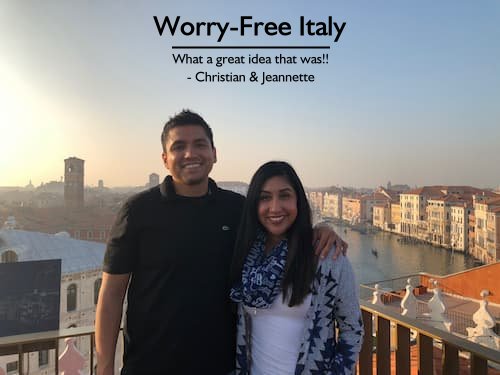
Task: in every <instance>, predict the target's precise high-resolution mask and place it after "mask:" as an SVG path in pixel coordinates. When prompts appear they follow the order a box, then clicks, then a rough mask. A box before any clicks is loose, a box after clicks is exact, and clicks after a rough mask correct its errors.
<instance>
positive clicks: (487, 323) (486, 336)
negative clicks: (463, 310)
mask: <svg viewBox="0 0 500 375" xmlns="http://www.w3.org/2000/svg"><path fill="white" fill-rule="evenodd" d="M489 295H490V292H489V291H487V290H482V291H481V293H480V296H481V298H482V301H481V302H479V309H478V310H477V311H476V312H475V313H474V315H473V316H472V320H473V321H474V323H476V326H475V327H470V328H467V336H468V337H469V340H471V341H473V342H475V343H478V344H482V345H485V346H489V347H490V348H493V349H496V350H500V336H498V335H497V334H496V333H495V332H494V331H493V328H494V327H495V320H494V319H493V316H492V315H491V313H490V311H489V309H488V299H487V297H488V296H489Z"/></svg>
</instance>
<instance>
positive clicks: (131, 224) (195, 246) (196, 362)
mask: <svg viewBox="0 0 500 375" xmlns="http://www.w3.org/2000/svg"><path fill="white" fill-rule="evenodd" d="M243 203H244V198H243V196H241V195H239V194H236V193H233V192H231V191H227V190H223V189H220V188H218V187H217V186H216V184H215V183H214V182H213V181H212V180H210V182H209V194H207V195H206V196H203V197H199V198H187V197H181V196H178V195H177V194H176V193H175V190H174V187H173V183H172V179H171V177H170V176H169V177H167V178H166V179H165V180H164V181H163V183H162V184H161V185H159V186H157V187H155V188H152V189H150V190H147V191H145V192H142V193H140V194H137V195H135V196H133V197H132V198H130V199H129V200H128V201H127V202H126V203H125V204H124V205H123V207H122V208H121V210H120V212H119V213H118V216H117V219H116V222H115V224H114V226H113V229H112V231H111V238H110V240H109V243H108V246H107V249H106V254H105V257H104V267H103V269H104V271H105V272H108V273H111V274H122V273H129V272H130V273H131V274H132V276H131V280H130V285H129V289H128V298H127V302H128V307H127V318H126V328H125V353H124V370H123V373H124V374H162V375H163V374H173V375H182V374H214V375H217V374H227V373H228V372H229V371H231V370H232V369H233V368H234V353H235V348H234V345H235V329H236V327H235V322H234V316H233V314H231V309H230V301H229V288H230V285H229V268H230V264H231V258H232V254H233V245H234V242H235V237H236V232H237V229H238V224H239V220H240V215H241V211H242V208H243Z"/></svg>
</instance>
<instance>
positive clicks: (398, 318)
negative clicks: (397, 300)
mask: <svg viewBox="0 0 500 375" xmlns="http://www.w3.org/2000/svg"><path fill="white" fill-rule="evenodd" d="M360 305H361V309H362V310H365V311H368V312H369V313H372V314H375V315H377V316H380V317H382V318H385V319H388V320H390V321H392V322H395V323H397V324H399V325H401V326H404V327H406V328H409V329H412V330H414V331H417V332H418V333H421V334H424V335H426V336H429V337H431V338H433V339H435V340H440V341H443V342H446V343H449V344H452V345H454V346H456V347H458V348H460V349H461V350H465V351H467V352H470V353H472V354H474V355H477V356H479V357H481V358H484V359H487V360H488V361H492V362H495V363H499V364H500V352H499V351H497V350H495V349H491V348H489V347H487V346H484V345H480V344H476V343H474V342H472V341H469V340H467V339H465V338H462V337H460V336H457V335H454V334H452V333H450V332H446V331H443V330H440V329H438V328H435V327H433V326H430V325H427V324H425V323H423V322H421V321H418V320H415V319H412V318H408V317H406V316H403V315H400V314H398V313H395V312H394V311H393V310H391V309H390V308H388V307H385V306H376V305H372V304H371V303H369V302H366V301H360Z"/></svg>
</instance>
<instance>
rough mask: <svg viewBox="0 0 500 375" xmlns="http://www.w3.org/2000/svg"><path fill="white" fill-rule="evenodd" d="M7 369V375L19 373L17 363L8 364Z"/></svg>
mask: <svg viewBox="0 0 500 375" xmlns="http://www.w3.org/2000/svg"><path fill="white" fill-rule="evenodd" d="M5 369H6V370H7V374H9V373H11V372H15V371H17V361H15V362H9V363H7V365H6V366H5Z"/></svg>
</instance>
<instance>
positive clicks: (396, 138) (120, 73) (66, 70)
mask: <svg viewBox="0 0 500 375" xmlns="http://www.w3.org/2000/svg"><path fill="white" fill-rule="evenodd" d="M353 3H354V2H352V1H331V0H330V1H315V2H310V1H302V2H298V1H293V2H290V1H273V2H269V1H253V2H248V1H247V2H243V1H233V2H228V1H211V2H201V1H199V2H198V3H196V2H194V1H182V2H181V1H158V2H132V1H125V2H123V1H121V2H118V1H116V2H105V1H99V2H98V1H85V2H84V1H81V2H76V1H8V0H7V1H6V0H3V1H1V2H0V155H1V157H0V186H6V185H9V186H12V185H26V184H27V183H28V181H29V179H32V180H33V184H35V185H39V184H40V182H42V181H43V182H48V181H50V180H58V179H59V178H60V176H62V175H63V168H64V165H63V160H64V159H65V158H67V157H69V156H77V157H80V158H82V159H85V160H86V162H85V172H86V178H85V183H86V184H88V185H97V180H98V179H103V180H104V183H105V185H107V186H117V185H139V184H144V183H145V182H146V180H147V176H148V174H149V173H151V172H157V173H159V174H160V175H162V176H163V175H165V173H166V171H165V169H164V167H163V165H162V162H161V158H160V155H161V145H160V141H159V138H160V133H161V129H162V126H163V124H164V122H165V121H166V120H167V119H168V117H169V116H171V115H172V114H174V113H175V112H178V111H179V110H181V109H182V108H191V109H193V110H195V111H198V112H199V113H201V114H202V115H203V116H204V117H205V119H206V120H207V122H208V123H209V124H210V125H211V126H212V127H213V129H214V133H215V142H216V146H217V151H218V157H219V161H218V163H217V164H216V166H215V168H214V171H213V173H212V176H213V177H214V178H215V179H217V180H241V181H248V180H249V179H250V177H251V175H252V173H253V172H254V171H255V170H256V169H257V167H258V166H259V165H260V164H261V163H263V162H265V161H267V160H270V159H284V160H288V161H290V162H291V163H292V164H293V165H294V166H295V167H296V169H297V170H298V172H299V174H300V175H301V176H302V178H303V181H304V183H305V184H306V185H308V186H325V185H336V184H339V185H354V186H377V185H380V184H386V183H387V181H389V180H391V181H392V183H407V184H410V185H424V184H467V185H473V186H478V187H483V186H491V187H494V186H498V185H500V172H499V171H500V169H499V167H498V165H500V43H499V41H500V2H499V1H498V0H490V1H482V2H480V3H477V2H471V1H456V0H453V1H452V0H450V1H440V2H435V1H419V2H403V1H384V2H382V1H358V2H355V4H353ZM312 4H314V5H313V6H312ZM167 15H168V16H171V17H173V18H175V16H177V15H179V16H181V22H182V21H184V20H186V21H191V22H197V21H218V22H223V23H225V22H231V24H235V25H236V24H237V23H238V21H239V18H240V16H253V19H254V20H255V21H263V22H269V21H274V22H277V23H279V22H284V21H286V22H289V23H290V24H291V26H292V31H293V34H292V35H290V36H282V37H278V36H275V37H271V36H265V35H261V36H258V37H252V36H249V35H247V36H245V37H241V36H239V35H237V34H236V33H232V34H231V35H229V32H228V35H226V36H225V37H224V39H223V41H222V42H221V43H219V44H220V45H252V44H259V45H283V44H286V45H330V46H331V47H332V48H331V49H330V50H329V51H320V50H308V51H293V50H292V51H291V50H288V51H275V50H274V51H273V50H259V51H255V50H233V51H219V50H204V51H203V50H202V51H196V50H194V51H191V52H189V53H190V54H191V55H192V56H204V57H205V58H206V57H207V56H212V57H216V56H248V55H249V54H252V55H255V54H256V53H258V54H259V56H275V55H277V54H279V53H282V54H283V55H286V56H294V55H297V56H317V55H322V53H323V52H328V54H329V59H328V62H329V63H328V64H323V65H320V66H313V65H302V64H296V65H294V66H276V65H275V64H272V65H248V64H245V65H240V66H235V65H226V66H224V67H221V68H217V67H215V66H214V65H207V64H204V65H181V64H174V63H173V59H172V53H177V52H180V51H174V50H172V49H171V46H172V45H203V44H217V42H216V38H215V37H213V36H211V37H202V36H200V37H195V36H190V37H186V36H184V37H182V36H176V37H175V38H173V37H172V36H170V35H169V34H168V33H166V34H164V35H163V36H161V37H160V36H159V35H158V32H157V30H156V26H155V23H154V20H153V16H158V17H160V18H161V19H163V17H164V16H167ZM329 15H331V16H332V17H333V19H334V21H337V22H338V23H342V22H346V23H347V25H346V27H345V29H344V31H343V33H342V35H341V37H340V39H339V41H338V42H337V43H334V42H333V40H334V37H330V36H316V37H301V36H299V35H298V31H299V18H300V16H305V18H306V19H312V20H314V21H323V22H324V21H328V16H329ZM231 26H233V25H231ZM198 71H207V72H210V73H212V74H213V73H216V72H220V73H229V72H233V73H245V74H249V73H250V72H251V71H256V72H259V73H260V72H262V71H265V72H268V73H282V74H286V73H297V74H301V73H307V74H314V75H315V77H316V81H315V82H314V83H281V84H280V83H277V84H272V83H269V84H265V85H259V84H256V83H250V82H246V83H199V82H196V81H195V80H194V79H191V80H188V79H187V77H188V76H193V75H194V74H195V73H196V72H198Z"/></svg>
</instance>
